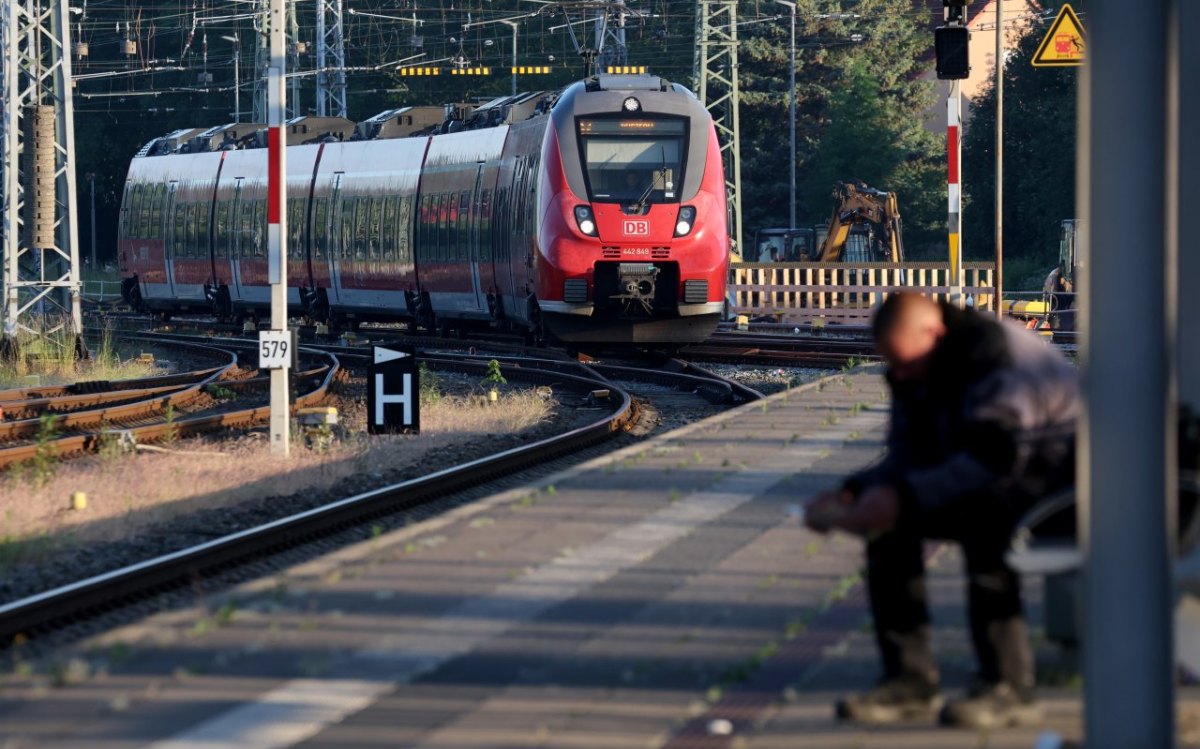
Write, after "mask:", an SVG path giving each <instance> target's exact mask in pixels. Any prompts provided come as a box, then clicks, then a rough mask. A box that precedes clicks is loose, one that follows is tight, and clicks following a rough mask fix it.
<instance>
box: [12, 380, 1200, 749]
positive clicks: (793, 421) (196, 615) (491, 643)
mask: <svg viewBox="0 0 1200 749" xmlns="http://www.w3.org/2000/svg"><path fill="white" fill-rule="evenodd" d="M886 419H887V404H886V392H885V389H884V386H883V383H882V381H881V379H880V378H879V377H878V375H877V374H876V373H873V372H871V371H855V372H854V373H850V374H845V375H838V376H835V377H832V378H830V379H828V380H825V381H822V382H821V383H817V384H814V385H811V386H807V387H805V388H802V389H797V390H794V391H792V392H790V393H785V394H780V395H777V396H774V397H772V398H771V399H769V400H768V401H766V402H764V403H761V404H752V405H750V406H747V407H744V408H742V409H739V410H737V411H735V412H730V413H727V414H724V415H722V416H720V417H718V418H715V419H711V420H709V421H706V422H703V423H700V424H696V425H692V426H689V427H687V428H685V429H682V430H678V431H676V432H674V433H672V434H669V435H666V436H664V437H662V438H659V439H656V440H654V441H653V442H648V443H643V444H640V445H638V446H636V447H633V448H630V449H626V450H623V451H622V452H620V453H617V454H615V455H612V456H607V457H605V458H602V459H598V460H594V461H591V462H590V463H587V464H585V465H583V466H580V467H578V468H576V469H572V470H570V471H567V472H564V473H562V474H559V475H557V476H554V477H551V478H549V479H547V480H545V481H543V482H541V483H540V484H539V485H537V486H531V487H528V488H525V489H522V490H519V491H511V492H506V493H504V494H499V495H495V496H492V497H490V498H488V499H486V500H484V501H481V502H478V503H475V504H473V505H471V506H470V507H464V508H460V509H459V510H456V511H454V512H452V513H450V514H448V515H446V516H443V517H440V518H438V519H435V520H431V521H428V522H425V523H422V524H419V525H414V526H411V527H409V528H406V529H403V530H401V531H396V532H393V533H388V534H383V535H380V536H379V537H378V538H374V539H372V540H370V541H367V542H364V543H361V544H359V545H357V546H355V547H352V548H348V549H344V550H342V551H341V552H338V553H336V554H332V555H330V556H327V557H324V558H321V559H318V560H315V561H313V562H310V563H308V564H305V565H302V566H299V567H296V568H293V569H290V570H288V571H287V572H285V573H282V574H278V575H275V576H273V577H271V578H270V579H264V580H260V581H256V582H254V583H250V584H246V585H243V586H240V587H239V588H237V589H236V590H233V591H230V592H229V593H227V594H224V595H222V596H220V597H218V598H214V599H209V600H198V601H197V602H196V606H195V607H193V608H191V609H188V610H181V611H175V612H171V613H168V614H162V615H157V616H154V617H151V618H150V619H147V620H146V621H143V622H140V623H138V624H136V625H132V626H128V627H125V628H122V629H121V630H118V631H114V632H111V633H108V634H106V635H104V636H103V637H98V638H95V639H94V640H91V641H89V642H86V643H82V644H81V645H80V646H78V647H77V648H75V649H74V650H73V651H72V652H70V653H63V654H61V656H60V657H59V658H58V659H57V665H53V666H50V667H46V666H45V665H44V664H39V665H37V666H36V667H34V665H32V664H31V667H30V668H29V669H25V670H22V671H21V672H19V673H17V674H14V675H10V676H8V677H7V678H6V679H5V681H4V684H3V692H2V693H0V749H17V748H18V747H21V748H27V747H39V748H42V747H45V748H51V747H53V748H66V747H70V748H72V749H81V748H83V747H88V748H89V749H97V748H103V749H117V748H118V747H120V748H125V747H152V748H153V749H225V748H228V749H233V747H237V748H238V749H275V748H280V749H282V748H283V747H308V748H312V749H315V748H317V747H321V748H322V749H365V748H373V747H430V748H437V749H449V748H451V747H454V748H462V747H472V748H478V749H482V748H484V747H497V748H499V747H506V748H507V747H511V748H514V749H515V748H518V747H520V748H525V747H562V748H564V749H565V748H566V747H574V748H579V749H582V748H588V747H595V748H596V749H618V748H620V747H636V748H637V749H645V748H648V747H744V748H747V749H751V748H752V749H769V748H770V749H773V748H776V747H789V748H791V749H806V748H808V747H900V746H911V747H918V746H919V747H1026V748H1028V747H1033V746H1035V741H1037V740H1038V737H1039V734H1041V732H1042V731H1043V730H1046V731H1054V732H1055V733H1056V734H1058V735H1062V736H1066V737H1068V738H1070V737H1077V736H1078V734H1079V713H1080V706H1079V692H1078V687H1077V680H1074V679H1072V678H1071V677H1069V676H1062V677H1058V678H1057V681H1058V682H1059V683H1058V684H1057V685H1055V686H1053V687H1051V688H1048V689H1047V690H1046V691H1045V696H1046V698H1047V702H1048V705H1049V708H1050V710H1049V712H1050V715H1049V719H1048V724H1047V726H1046V727H1045V728H1044V729H1038V730H1021V731H1003V732H997V733H994V734H989V735H977V734H974V733H971V732H962V731H951V730H945V729H938V728H935V727H933V726H931V725H912V726H904V727H902V728H896V729H890V730H878V731H877V730H864V729H861V728H857V727H847V726H843V725H839V724H837V723H835V722H834V721H833V720H832V712H831V709H830V705H831V703H832V701H833V700H834V699H835V697H836V696H837V695H838V694H839V693H841V692H842V691H843V690H847V689H857V688H861V687H863V686H866V685H868V684H870V683H871V682H872V681H873V679H874V678H875V675H876V666H875V654H874V646H873V644H872V642H871V638H870V635H869V633H868V621H867V613H866V604H865V599H864V595H863V591H862V586H861V584H860V567H861V564H862V548H861V545H860V543H859V542H858V541H857V540H855V539H853V538H851V537H848V536H842V535H833V536H819V535H816V534H813V533H811V532H809V531H807V530H806V529H804V528H802V527H801V526H800V525H799V524H798V523H797V522H796V520H795V519H794V517H791V515H790V513H789V507H790V506H792V505H794V504H796V503H798V502H800V501H802V500H803V499H805V498H807V497H809V496H811V495H812V494H813V493H815V492H817V491H820V490H822V489H824V488H827V487H829V486H831V485H833V484H835V483H836V481H837V480H838V478H839V477H840V476H842V475H843V474H845V473H846V472H848V471H850V470H853V469H855V468H857V467H859V466H862V465H864V464H866V463H868V462H870V461H871V460H873V459H875V458H876V457H877V456H878V455H879V453H880V451H881V442H882V437H883V431H884V428H885V425H886ZM931 553H933V555H934V558H933V564H932V565H931V568H932V571H933V579H932V585H931V587H932V589H933V590H934V593H935V603H936V611H935V618H936V620H937V624H938V631H937V636H936V645H937V648H938V651H939V654H940V656H941V658H942V661H943V663H944V666H945V671H944V676H945V679H946V681H947V683H948V685H949V686H950V687H953V686H955V685H961V684H962V683H964V682H965V679H966V674H967V673H968V672H969V669H970V665H971V664H970V661H971V659H970V651H969V646H968V644H967V642H966V638H965V636H964V631H963V628H962V622H963V608H962V597H963V593H962V582H961V578H960V564H959V561H958V557H957V553H956V552H955V550H954V549H952V548H950V547H943V548H940V549H936V550H931ZM1031 593H1032V595H1031V598H1033V599H1036V597H1037V591H1036V590H1034V591H1032V592H1031ZM1043 659H1044V660H1045V662H1046V664H1047V669H1046V670H1047V673H1050V672H1052V671H1053V670H1054V668H1055V666H1054V663H1055V661H1054V658H1053V654H1052V653H1051V652H1050V651H1049V650H1045V649H1044V654H1043ZM1187 696H1188V698H1189V699H1192V700H1194V699H1195V697H1196V695H1194V694H1191V693H1189V694H1188V695H1187ZM1043 738H1045V737H1043Z"/></svg>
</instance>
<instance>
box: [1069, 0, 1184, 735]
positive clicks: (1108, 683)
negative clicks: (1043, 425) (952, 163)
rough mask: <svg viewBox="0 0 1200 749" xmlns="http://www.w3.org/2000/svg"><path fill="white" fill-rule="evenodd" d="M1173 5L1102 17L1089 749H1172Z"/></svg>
mask: <svg viewBox="0 0 1200 749" xmlns="http://www.w3.org/2000/svg"><path fill="white" fill-rule="evenodd" d="M1168 5H1169V0H1147V1H1146V2H1144V3H1139V4H1138V5H1137V7H1136V10H1134V12H1130V10H1131V8H1132V6H1130V5H1129V4H1128V3H1125V2H1120V0H1096V1H1095V2H1093V3H1089V6H1088V11H1089V12H1088V58H1089V60H1088V68H1087V70H1086V71H1085V74H1084V76H1083V77H1082V80H1081V85H1080V107H1079V111H1080V120H1079V122H1080V128H1079V177H1080V179H1079V182H1078V191H1079V192H1078V197H1079V200H1078V203H1079V208H1080V210H1081V212H1082V214H1083V218H1084V227H1085V234H1084V236H1083V251H1082V264H1081V270H1082V280H1083V284H1084V286H1083V294H1082V297H1083V310H1082V312H1083V314H1082V322H1083V326H1084V348H1083V360H1082V367H1083V373H1084V382H1085V392H1086V407H1085V416H1084V419H1083V421H1082V423H1081V450H1080V457H1079V482H1080V528H1081V536H1082V538H1081V541H1082V543H1083V550H1084V554H1085V564H1086V567H1085V575H1084V605H1085V622H1084V658H1083V665H1084V699H1085V721H1084V727H1085V735H1086V738H1085V740H1086V743H1087V746H1088V747H1089V749H1108V748H1109V747H1111V748H1113V749H1116V748H1117V747H1120V748H1121V749H1134V748H1136V747H1146V749H1150V748H1151V747H1155V748H1157V747H1170V746H1173V745H1174V738H1173V737H1174V718H1175V715H1174V678H1173V668H1172V652H1173V648H1172V626H1171V587H1170V579H1171V575H1170V573H1171V566H1172V559H1171V553H1172V543H1171V541H1170V528H1171V526H1172V525H1173V524H1172V523H1171V522H1170V521H1169V519H1168V515H1167V507H1168V499H1167V496H1168V490H1167V486H1168V484H1167V476H1168V470H1167V454H1168V449H1167V445H1168V439H1171V438H1173V428H1172V424H1173V419H1168V418H1167V414H1168V413H1169V412H1170V411H1171V410H1172V406H1173V403H1172V400H1173V398H1172V397H1171V387H1170V385H1171V382H1170V366H1169V362H1168V341H1169V340H1170V339H1169V332H1168V318H1167V315H1166V309H1165V307H1166V305H1165V303H1164V299H1166V298H1167V297H1168V296H1169V295H1168V294H1167V293H1166V291H1167V283H1168V281H1170V282H1172V283H1173V279H1169V278H1168V273H1167V270H1166V269H1167V267H1168V261H1169V256H1170V253H1169V252H1168V251H1167V246H1166V243H1167V232H1166V231H1165V228H1164V227H1165V225H1166V220H1167V213H1168V211H1167V195H1166V170H1165V167H1164V164H1165V162H1166V156H1167V144H1166V135H1167V114H1166V113H1167V96H1166V92H1167V65H1166V58H1167V53H1166V50H1167V48H1168V34H1169V29H1168V26H1169V24H1168V22H1167V18H1168V16H1167V10H1168ZM1134 248H1136V250H1134ZM1131 251H1136V254H1137V256H1138V258H1137V262H1130V257H1131V256H1130V252H1131ZM1118 300H1121V301H1120V302H1119V303H1118ZM1130 309H1136V310H1138V313H1137V314H1130V313H1129V310H1130ZM1172 504H1173V503H1172Z"/></svg>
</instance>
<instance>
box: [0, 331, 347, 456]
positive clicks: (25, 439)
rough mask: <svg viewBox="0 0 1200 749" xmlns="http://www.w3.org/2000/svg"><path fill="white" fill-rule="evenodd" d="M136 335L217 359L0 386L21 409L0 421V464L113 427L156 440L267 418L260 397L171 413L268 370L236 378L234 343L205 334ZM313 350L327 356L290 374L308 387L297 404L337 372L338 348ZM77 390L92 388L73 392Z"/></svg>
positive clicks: (245, 385)
mask: <svg viewBox="0 0 1200 749" xmlns="http://www.w3.org/2000/svg"><path fill="white" fill-rule="evenodd" d="M138 338H139V339H140V340H144V341H153V342H156V343H160V344H162V343H167V344H169V345H173V346H178V347H181V348H186V349H187V350H188V352H189V353H190V354H191V355H196V356H202V357H206V358H215V359H219V360H221V361H222V364H221V365H220V366H218V367H214V368H206V369H201V370H197V371H194V372H188V373H184V374H179V375H168V376H164V377H151V378H143V379H140V380H128V381H116V382H114V383H80V384H77V385H71V386H62V387H50V388H25V389H22V390H9V391H3V392H0V398H5V399H7V400H6V401H5V402H4V408H5V411H6V412H7V413H14V412H15V413H16V414H18V415H19V416H21V417H22V418H18V419H16V420H14V421H6V422H0V445H2V446H0V468H2V467H5V466H9V465H13V464H14V463H20V462H22V461H26V460H30V459H33V458H35V457H39V456H46V457H62V456H67V455H71V454H76V453H85V452H91V451H94V450H96V449H98V448H99V447H100V446H101V445H102V444H103V441H104V440H105V439H107V438H108V435H109V434H111V433H112V432H114V431H117V432H120V433H122V434H123V436H124V437H125V438H126V439H132V440H134V441H135V442H154V441H158V440H162V439H167V438H172V437H182V436H189V435H193V434H199V433H201V432H205V431H212V430H215V429H222V428H229V427H241V426H249V425H252V424H257V423H261V422H264V421H266V420H267V419H268V418H269V416H270V411H269V408H267V407H266V406H265V405H259V406H254V407H249V408H229V407H221V408H219V409H217V410H218V412H216V413H203V411H206V410H207V411H212V410H214V409H200V411H201V412H200V413H196V414H192V415H182V416H177V412H176V409H180V410H186V409H187V408H189V406H190V405H191V404H193V403H195V402H196V401H197V400H198V399H199V398H200V397H201V396H202V395H203V393H204V390H205V388H207V387H209V386H211V385H219V386H220V387H222V388H226V389H229V390H231V391H240V392H247V391H253V390H256V389H262V388H265V387H266V386H267V383H268V378H266V377H250V378H244V377H243V378H236V375H238V374H240V370H239V369H238V361H239V360H238V354H237V352H236V351H234V350H232V348H233V347H229V346H225V347H221V346H219V345H216V346H214V345H210V343H209V341H208V339H203V340H204V342H199V341H188V342H184V341H163V340H160V339H157V338H155V337H152V336H140V337H138ZM318 356H320V357H322V358H325V359H327V362H326V363H324V364H322V365H320V366H317V367H314V368H311V369H308V370H305V371H302V372H300V373H298V374H297V375H296V376H295V379H296V381H297V382H301V383H304V384H305V385H306V386H308V387H309V389H308V390H307V391H306V392H304V393H303V394H301V395H300V396H298V397H297V398H296V400H295V404H296V405H297V406H305V405H311V404H314V403H317V402H319V401H320V400H321V399H322V398H324V397H325V394H326V392H327V390H328V388H329V385H330V383H332V381H333V377H334V375H335V374H336V373H337V370H338V366H339V365H338V361H337V357H336V356H333V355H331V354H318ZM102 385H107V386H108V387H107V389H102ZM80 390H83V391H87V390H92V391H95V392H84V393H79V392H77V391H80ZM10 409H12V410H11V411H10ZM34 414H37V415H36V416H35V415H34Z"/></svg>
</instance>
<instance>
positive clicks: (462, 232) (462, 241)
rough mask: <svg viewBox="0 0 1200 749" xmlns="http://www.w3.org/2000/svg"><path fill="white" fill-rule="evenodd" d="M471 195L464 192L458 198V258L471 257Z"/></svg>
mask: <svg viewBox="0 0 1200 749" xmlns="http://www.w3.org/2000/svg"><path fill="white" fill-rule="evenodd" d="M472 218H473V217H472V216H471V193H470V192H467V191H466V190H464V191H463V192H462V193H460V194H459V196H458V258H459V259H460V260H465V259H467V258H469V257H470V256H471V223H472Z"/></svg>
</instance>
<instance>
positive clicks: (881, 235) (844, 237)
mask: <svg viewBox="0 0 1200 749" xmlns="http://www.w3.org/2000/svg"><path fill="white" fill-rule="evenodd" d="M817 259H818V260H820V261H821V262H823V263H838V262H841V263H899V262H902V261H903V260H904V239H903V237H902V236H901V231H900V209H899V208H898V207H897V205H896V193H894V192H884V191H883V190H876V189H875V188H873V187H868V186H867V185H865V184H864V183H862V182H860V181H858V180H852V181H850V182H838V183H836V184H834V186H833V215H832V216H831V217H830V218H829V232H828V233H827V234H826V235H825V240H824V241H823V242H821V248H820V251H819V253H818V255H817Z"/></svg>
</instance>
